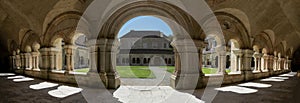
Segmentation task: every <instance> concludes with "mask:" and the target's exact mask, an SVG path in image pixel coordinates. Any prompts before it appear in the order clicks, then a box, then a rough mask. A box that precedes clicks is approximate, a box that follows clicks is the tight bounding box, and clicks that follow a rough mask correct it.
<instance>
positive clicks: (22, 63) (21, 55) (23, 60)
mask: <svg viewBox="0 0 300 103" xmlns="http://www.w3.org/2000/svg"><path fill="white" fill-rule="evenodd" d="M20 59H21V68H20V69H25V62H26V61H25V54H23V53H20Z"/></svg>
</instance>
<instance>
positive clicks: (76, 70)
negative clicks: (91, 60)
mask: <svg viewBox="0 0 300 103" xmlns="http://www.w3.org/2000/svg"><path fill="white" fill-rule="evenodd" d="M89 70H90V68H82V69H75V72H81V73H87V72H88V71H89Z"/></svg>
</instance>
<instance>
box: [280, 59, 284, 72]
mask: <svg viewBox="0 0 300 103" xmlns="http://www.w3.org/2000/svg"><path fill="white" fill-rule="evenodd" d="M280 64H281V68H280V69H281V70H282V71H284V70H285V58H281V62H280Z"/></svg>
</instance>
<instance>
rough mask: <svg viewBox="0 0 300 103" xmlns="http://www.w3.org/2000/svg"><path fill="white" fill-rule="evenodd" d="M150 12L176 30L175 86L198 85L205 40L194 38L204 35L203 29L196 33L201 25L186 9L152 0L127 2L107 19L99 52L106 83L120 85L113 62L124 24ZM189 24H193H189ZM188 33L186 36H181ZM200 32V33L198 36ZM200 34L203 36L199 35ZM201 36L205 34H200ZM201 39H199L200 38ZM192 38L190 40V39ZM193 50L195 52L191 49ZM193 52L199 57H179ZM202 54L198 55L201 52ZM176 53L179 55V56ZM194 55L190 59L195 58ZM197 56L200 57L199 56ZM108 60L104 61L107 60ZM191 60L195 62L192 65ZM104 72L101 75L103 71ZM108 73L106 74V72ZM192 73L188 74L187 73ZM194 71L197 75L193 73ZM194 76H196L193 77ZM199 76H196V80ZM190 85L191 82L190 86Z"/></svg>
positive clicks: (101, 70)
mask: <svg viewBox="0 0 300 103" xmlns="http://www.w3.org/2000/svg"><path fill="white" fill-rule="evenodd" d="M145 15H148V16H149V15H151V16H155V17H158V18H160V19H162V20H163V21H165V22H166V23H167V24H169V25H170V26H171V29H172V30H173V33H175V34H174V36H175V38H176V39H175V40H174V41H173V43H172V44H173V46H174V47H175V48H176V51H175V64H176V72H175V73H174V76H173V82H172V86H173V87H174V88H185V89H191V88H193V89H194V88H196V86H197V84H198V82H199V81H198V80H200V79H198V78H200V76H199V75H201V74H199V73H201V70H200V69H199V68H201V67H200V66H199V64H201V63H200V62H201V59H199V58H200V57H201V54H202V53H199V51H202V50H197V49H202V45H203V44H202V41H201V39H200V38H195V37H204V34H202V33H201V32H197V33H195V31H199V30H201V28H200V26H199V25H197V22H196V21H195V20H193V19H192V17H191V16H189V15H188V14H187V13H185V12H184V11H183V10H181V9H179V8H177V7H175V6H173V5H171V4H168V3H165V2H152V1H140V2H134V3H131V4H128V5H126V6H124V7H122V8H121V9H119V10H117V11H116V12H115V13H114V14H113V15H111V16H110V18H109V19H108V21H107V22H105V24H104V25H103V28H101V31H100V33H99V36H98V39H97V41H98V43H97V44H98V45H100V46H99V49H100V53H99V55H100V56H99V57H100V58H99V63H100V64H99V65H100V75H102V76H105V77H106V80H103V81H105V82H106V83H107V85H108V88H116V87H117V86H119V83H120V81H119V79H118V75H117V73H116V72H115V67H114V64H115V62H113V61H115V60H114V59H115V53H114V50H115V49H116V45H115V38H116V35H117V34H118V31H119V30H120V28H121V26H122V25H123V24H124V23H125V22H127V21H128V20H130V19H131V18H134V17H136V16H145ZM190 25H193V26H192V27H190ZM182 34H185V35H182ZM196 35H197V36H196ZM199 35H200V36H199ZM201 35H202V36H201ZM199 39H200V40H199ZM189 40H190V41H189ZM195 45H196V46H197V47H195ZM183 47H188V48H189V49H190V50H186V49H184V48H183ZM191 51H194V52H191ZM187 52H191V53H190V54H195V55H196V57H198V58H197V60H196V59H195V60H193V59H188V60H186V61H180V58H183V59H184V58H187V57H185V56H192V55H190V54H188V55H186V54H185V53H187ZM198 54H199V55H198ZM176 55H177V56H176ZM195 55H194V56H193V57H190V58H195ZM197 55H198V56H197ZM104 60H105V61H104ZM191 63H192V64H191ZM189 64H191V65H196V66H194V67H189V69H188V67H187V66H188V65H189ZM101 72H102V74H101ZM104 72H105V73H104ZM188 72H189V73H192V74H185V73H188ZM193 73H194V74H193ZM183 78H186V79H187V78H190V79H189V80H191V81H187V80H188V79H187V80H185V81H180V80H179V79H183ZM192 78H193V79H192ZM195 78H197V79H195ZM187 84H189V85H187Z"/></svg>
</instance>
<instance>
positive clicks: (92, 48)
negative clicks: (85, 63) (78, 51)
mask: <svg viewBox="0 0 300 103" xmlns="http://www.w3.org/2000/svg"><path fill="white" fill-rule="evenodd" d="M105 43H106V39H99V40H97V39H92V40H89V41H87V42H86V44H87V46H88V48H89V64H90V65H89V68H90V70H89V72H88V75H89V76H90V77H92V78H95V77H96V78H98V77H100V79H101V81H102V83H103V85H104V86H105V87H106V88H107V85H108V82H107V76H106V72H105Z"/></svg>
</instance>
